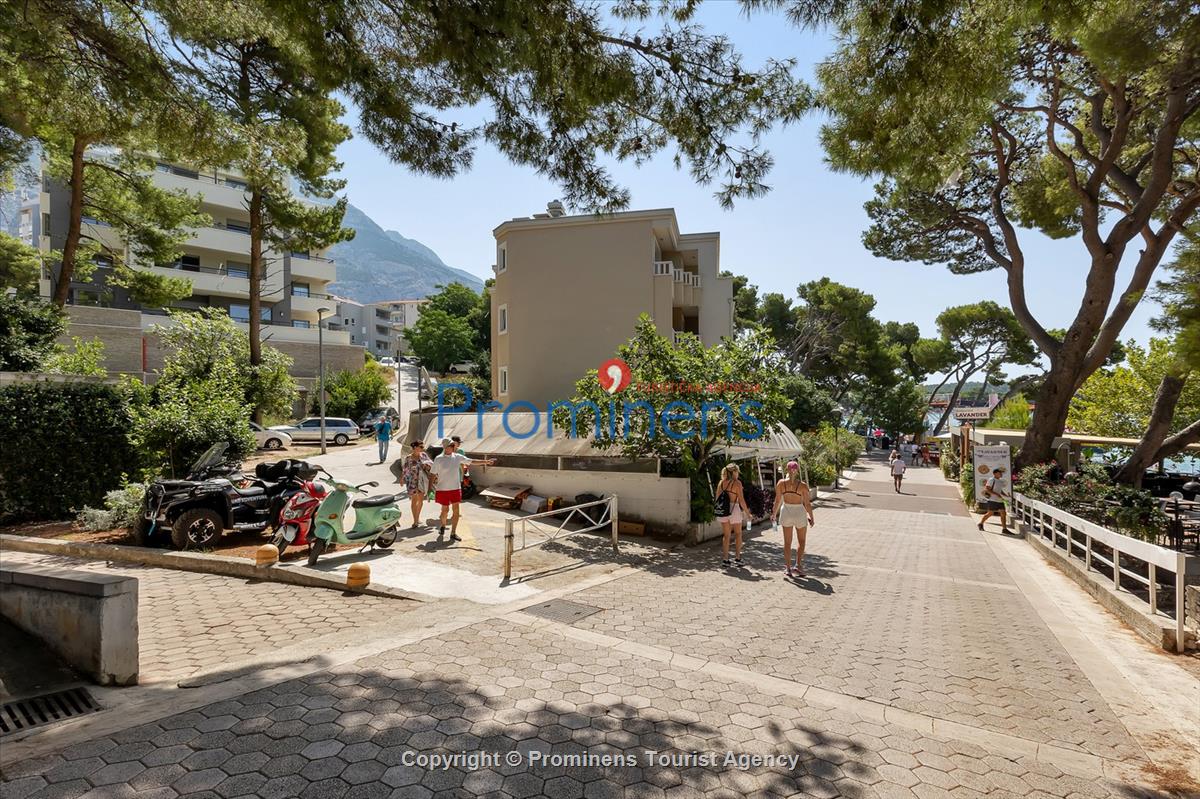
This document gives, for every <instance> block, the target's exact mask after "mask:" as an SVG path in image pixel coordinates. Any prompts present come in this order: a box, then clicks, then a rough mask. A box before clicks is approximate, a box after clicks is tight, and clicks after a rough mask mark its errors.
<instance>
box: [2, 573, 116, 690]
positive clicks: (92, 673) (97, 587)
mask: <svg viewBox="0 0 1200 799" xmlns="http://www.w3.org/2000/svg"><path fill="white" fill-rule="evenodd" d="M0 615H3V616H4V617H5V618H6V619H8V620H9V621H11V622H12V623H13V624H15V625H16V626H18V627H20V628H21V629H22V630H24V631H25V632H27V633H29V634H30V635H33V636H36V637H37V638H39V639H41V640H42V641H43V642H44V643H45V644H46V645H47V646H48V647H50V648H51V649H52V650H54V651H55V652H56V653H58V655H60V656H61V657H62V658H63V660H65V661H66V662H67V663H69V664H70V665H72V666H74V667H75V668H76V669H78V670H79V671H81V672H83V673H84V674H86V675H88V676H89V677H91V678H92V679H93V680H95V681H96V682H97V683H99V684H100V685H134V684H136V683H137V681H138V581H137V578H135V577H122V576H117V575H109V574H95V573H93V572H85V571H72V570H70V569H56V568H47V567H42V566H32V565H27V564H7V563H6V564H4V566H2V567H0Z"/></svg>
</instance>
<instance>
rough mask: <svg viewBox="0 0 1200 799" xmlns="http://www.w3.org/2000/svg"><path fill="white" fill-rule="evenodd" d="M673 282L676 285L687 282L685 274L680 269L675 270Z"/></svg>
mask: <svg viewBox="0 0 1200 799" xmlns="http://www.w3.org/2000/svg"><path fill="white" fill-rule="evenodd" d="M675 282H676V283H686V282H687V272H685V271H683V270H682V269H676V270H675Z"/></svg>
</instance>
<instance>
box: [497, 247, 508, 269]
mask: <svg viewBox="0 0 1200 799" xmlns="http://www.w3.org/2000/svg"><path fill="white" fill-rule="evenodd" d="M507 270H508V245H507V244H501V245H500V252H498V253H497V254H496V274H500V273H501V272H504V271H507Z"/></svg>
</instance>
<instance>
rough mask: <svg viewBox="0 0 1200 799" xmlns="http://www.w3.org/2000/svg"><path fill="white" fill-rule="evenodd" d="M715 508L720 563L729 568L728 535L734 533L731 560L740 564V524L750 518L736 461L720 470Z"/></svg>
mask: <svg viewBox="0 0 1200 799" xmlns="http://www.w3.org/2000/svg"><path fill="white" fill-rule="evenodd" d="M716 509H717V521H719V522H720V523H721V535H722V539H721V565H722V566H724V567H725V568H729V537H730V535H736V536H737V537H736V539H735V543H734V558H733V562H734V563H736V564H737V565H738V566H741V565H742V524H743V523H745V520H746V519H749V518H750V509H749V508H748V507H746V496H745V493H744V492H743V491H742V480H741V470H740V469H738V465H737V464H736V463H730V464H727V465H726V466H725V468H723V469H722V470H721V482H720V483H718V484H717V497H716ZM743 514H744V515H743Z"/></svg>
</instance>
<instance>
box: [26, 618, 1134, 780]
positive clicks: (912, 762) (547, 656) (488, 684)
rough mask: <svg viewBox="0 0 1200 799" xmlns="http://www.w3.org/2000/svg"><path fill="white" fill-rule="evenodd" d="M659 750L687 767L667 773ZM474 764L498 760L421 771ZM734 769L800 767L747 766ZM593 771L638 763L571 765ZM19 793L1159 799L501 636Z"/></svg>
mask: <svg viewBox="0 0 1200 799" xmlns="http://www.w3.org/2000/svg"><path fill="white" fill-rule="evenodd" d="M646 750H653V751H655V752H658V753H661V754H662V755H667V754H671V755H674V756H676V757H677V758H678V759H677V760H676V761H673V762H671V763H669V764H667V765H662V764H661V761H657V760H656V761H654V762H653V764H651V762H648V760H647V757H648V756H647V754H646ZM461 752H484V753H494V754H497V755H498V756H499V758H500V762H499V763H498V764H496V765H494V766H488V767H483V768H476V769H472V768H470V767H469V764H468V763H462V764H459V765H458V766H456V767H452V768H446V769H440V768H435V769H430V768H425V767H422V766H421V765H418V764H417V760H416V753H437V754H443V755H448V754H452V753H461ZM535 752H536V753H538V754H537V755H534V754H533V753H535ZM513 753H519V754H513ZM691 753H699V754H700V755H703V756H705V757H706V758H707V757H711V758H715V762H706V761H704V760H701V759H700V758H699V756H696V755H692V757H691V759H687V758H685V757H684V756H685V755H690V754H691ZM726 753H732V754H733V756H734V757H735V758H737V757H749V756H755V755H758V756H774V757H794V758H796V761H795V764H794V766H792V765H791V764H779V765H777V764H771V765H766V764H765V763H764V764H763V765H753V764H750V763H747V767H746V768H742V767H739V766H738V765H737V764H736V763H726V757H727V754H726ZM584 754H588V755H590V756H593V757H600V756H603V755H608V756H610V757H614V756H621V757H623V758H625V759H624V760H623V761H620V760H617V761H614V762H611V764H610V765H608V766H602V765H590V764H587V763H582V764H580V763H577V762H572V761H571V760H569V759H565V760H556V758H558V757H562V756H575V757H577V758H578V757H579V756H582V755H584ZM510 757H511V758H512V760H509V759H508V758H510ZM535 757H537V758H541V759H540V760H536V761H535V760H534V758H535ZM630 758H632V760H630ZM634 761H636V765H635V764H634ZM531 763H533V765H532V767H531V765H530V764H531ZM5 778H6V780H8V781H7V782H6V783H5V785H4V796H5V799H42V798H43V797H51V796H60V797H61V796H85V797H89V799H91V797H99V796H133V795H135V794H136V795H137V796H139V797H142V796H155V797H164V798H167V797H174V796H176V795H188V796H203V797H218V796H219V797H223V798H224V799H230V798H231V797H239V796H259V797H280V798H281V799H282V797H300V798H301V799H310V797H311V798H312V799H317V797H343V796H344V797H387V796H390V797H396V798H397V799H401V798H402V799H421V797H430V796H434V795H437V796H445V797H450V796H477V795H491V796H499V797H512V798H513V799H519V798H520V797H533V796H549V797H629V799H633V798H634V797H672V799H674V798H676V797H692V796H707V797H714V798H715V797H722V796H746V795H752V794H754V795H761V796H769V795H775V796H790V795H804V796H812V797H834V796H845V797H852V799H873V798H874V797H880V798H881V799H882V798H883V797H896V798H899V797H904V798H905V799H911V797H919V798H920V799H933V797H953V798H954V799H970V798H971V797H980V796H988V797H993V799H1005V798H1008V797H1018V796H1021V797H1043V798H1044V797H1072V798H1073V799H1075V798H1078V799H1082V798H1083V797H1108V796H1133V795H1145V794H1134V793H1132V792H1129V791H1126V790H1125V789H1123V788H1122V787H1121V786H1119V785H1118V784H1116V783H1113V782H1110V781H1107V780H1105V779H1085V778H1080V777H1076V776H1072V775H1070V774H1067V773H1064V772H1063V771H1062V770H1060V769H1059V768H1057V767H1055V766H1053V765H1049V764H1047V763H1043V762H1038V761H1035V760H1034V759H1032V758H1009V757H1002V756H999V755H996V754H993V753H991V752H989V751H988V750H987V749H985V748H982V747H980V746H978V745H975V744H972V743H965V742H956V741H947V740H939V739H935V738H933V737H930V736H924V735H921V734H919V733H917V732H914V731H911V730H908V729H905V728H902V727H897V726H894V725H889V724H886V723H883V724H881V723H876V722H870V721H865V720H863V719H862V718H859V717H858V716H856V715H854V714H850V713H841V712H838V711H830V710H826V709H823V708H819V707H815V706H812V705H810V704H806V703H805V702H804V701H803V700H802V699H795V698H789V697H779V696H772V695H766V694H763V693H760V692H758V691H755V690H753V689H751V688H749V687H747V686H745V685H742V684H739V683H736V682H724V681H720V680H714V679H712V678H709V677H707V676H705V675H702V674H696V673H695V672H688V671H684V670H681V669H674V668H671V667H670V666H667V665H664V664H661V663H656V662H654V661H651V660H646V659H643V658H640V657H638V656H636V655H632V654H628V653H625V652H621V651H616V650H612V649H608V648H604V647H599V646H594V645H590V644H588V643H585V642H579V641H573V640H572V641H569V640H566V639H563V638H561V637H559V636H556V635H555V634H554V633H553V632H550V631H546V630H543V629H534V628H530V627H521V626H517V625H514V624H511V623H508V622H506V621H503V620H493V621H489V622H485V623H480V624H476V625H472V626H469V627H465V628H463V629H461V630H458V631H456V632H454V633H452V634H448V635H444V636H440V637H437V638H432V639H429V640H425V641H422V642H420V643H417V644H415V645H411V646H408V647H405V648H403V649H398V650H393V651H389V652H385V653H382V654H379V655H377V656H373V657H368V658H365V659H363V660H360V661H358V662H357V663H354V664H352V665H350V666H348V667H342V668H338V669H334V670H330V671H322V672H319V673H316V674H312V675H310V676H309V677H307V678H304V679H300V680H294V681H291V682H287V683H283V684H280V685H277V686H274V687H272V688H269V689H265V690H260V691H256V692H254V693H250V694H246V695H244V696H241V697H238V698H237V699H234V700H230V701H225V702H220V703H218V704H214V705H210V706H208V707H205V708H203V709H201V710H200V711H196V712H190V713H184V714H181V715H177V716H173V717H169V718H165V719H162V720H160V721H159V722H157V723H155V724H148V725H143V726H139V727H134V728H132V729H129V730H125V731H123V732H121V733H119V734H117V735H115V736H112V737H111V738H104V739H100V740H95V741H90V742H88V743H84V744H80V745H76V746H72V747H69V748H67V749H65V750H64V751H62V752H61V753H57V754H53V755H48V756H45V757H41V758H38V759H36V760H32V761H26V762H24V763H21V764H18V765H16V766H15V767H13V768H11V769H9V770H8V772H7V773H6V775H5Z"/></svg>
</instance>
